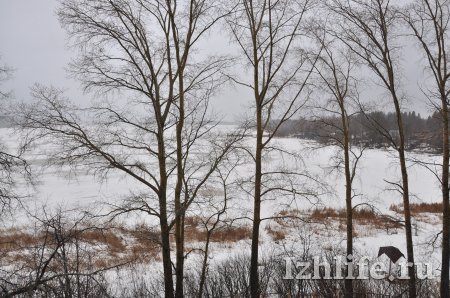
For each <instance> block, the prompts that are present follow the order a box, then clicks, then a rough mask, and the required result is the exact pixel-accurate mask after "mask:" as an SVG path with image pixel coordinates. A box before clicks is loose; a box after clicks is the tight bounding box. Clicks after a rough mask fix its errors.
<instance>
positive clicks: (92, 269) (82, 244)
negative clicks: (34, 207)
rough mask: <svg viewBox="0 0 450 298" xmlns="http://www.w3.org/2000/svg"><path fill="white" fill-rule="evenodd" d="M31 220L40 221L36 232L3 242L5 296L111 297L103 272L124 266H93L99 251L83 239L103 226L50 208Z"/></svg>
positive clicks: (0, 274) (0, 280) (1, 288)
mask: <svg viewBox="0 0 450 298" xmlns="http://www.w3.org/2000/svg"><path fill="white" fill-rule="evenodd" d="M30 220H31V221H32V222H33V223H34V229H33V230H32V232H30V231H28V232H22V233H18V234H16V235H14V238H12V237H11V239H10V241H9V242H8V243H4V242H2V243H0V244H1V245H2V255H3V256H4V262H2V264H1V265H2V269H1V270H0V294H1V295H2V297H28V296H29V295H39V296H53V295H62V296H64V297H74V296H76V297H85V298H88V297H98V296H99V295H100V296H102V297H108V289H107V288H106V282H105V280H104V279H103V277H102V274H103V273H104V272H105V271H108V270H111V269H113V268H114V269H116V268H118V267H121V266H122V265H124V264H120V263H119V262H117V263H116V264H114V265H110V266H107V267H101V268H99V267H96V266H94V265H93V263H94V260H95V258H94V256H93V255H94V253H95V250H93V249H92V245H91V244H89V243H86V241H85V239H83V238H84V236H85V234H87V233H89V232H92V231H99V230H100V228H97V227H94V226H92V225H91V224H90V223H89V219H88V217H87V216H86V214H82V215H81V216H79V214H77V218H72V216H71V215H70V212H63V211H61V210H58V211H56V212H55V213H54V214H50V212H46V211H45V210H44V211H43V214H42V215H33V216H32V217H31V218H30ZM24 238H25V239H26V240H24ZM3 239H8V237H5V238H3ZM17 256H21V257H17Z"/></svg>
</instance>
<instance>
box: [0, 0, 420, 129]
mask: <svg viewBox="0 0 450 298" xmlns="http://www.w3.org/2000/svg"><path fill="white" fill-rule="evenodd" d="M56 6H57V1H56V0H0V55H1V56H2V60H3V63H6V64H7V65H8V66H10V67H12V68H14V69H15V73H14V77H13V79H12V80H11V81H10V82H8V83H5V87H6V88H9V89H12V90H13V92H14V94H15V97H16V98H17V99H20V100H29V88H30V87H31V86H32V85H33V84H34V83H41V84H46V85H53V86H55V87H58V88H63V89H66V90H67V95H68V96H69V97H70V98H71V99H72V100H73V101H75V102H78V103H80V104H86V103H87V102H88V101H89V96H86V95H83V94H82V92H81V91H80V86H79V84H78V82H76V81H74V80H72V79H69V78H68V77H67V74H66V71H65V67H66V66H67V64H68V63H69V62H70V60H71V58H73V57H75V55H76V53H75V52H73V51H70V49H69V48H68V46H67V45H68V42H67V37H66V34H65V32H64V30H63V29H61V27H60V25H59V22H58V19H57V17H56V15H55V9H56ZM209 41H210V42H209V44H210V45H209V46H211V47H212V48H215V47H217V48H220V47H221V46H222V45H226V44H227V43H228V37H224V34H211V37H210V40H209ZM402 57H403V62H404V63H403V66H402V68H403V70H404V71H405V74H406V76H407V79H406V80H405V82H404V83H403V85H404V86H405V87H406V88H405V89H406V90H407V91H408V95H409V97H410V98H411V100H410V101H409V102H410V106H409V110H416V111H418V112H420V113H422V114H429V111H428V110H429V109H428V108H427V106H426V105H425V104H423V103H421V100H420V99H421V97H422V96H421V94H420V92H419V91H418V88H417V82H418V80H419V79H420V78H421V77H422V70H421V69H420V67H419V65H420V61H423V59H421V55H420V53H419V52H418V50H417V48H416V47H415V46H413V45H411V46H407V47H405V49H404V52H403V53H402ZM366 91H367V94H371V93H372V92H371V91H370V90H366ZM248 97H249V93H248V92H242V89H233V88H227V89H226V90H224V92H223V93H222V94H221V95H220V96H218V97H217V98H216V99H215V100H214V105H215V110H217V111H218V112H220V113H222V114H224V115H225V116H226V120H233V118H235V116H237V115H239V114H241V113H243V112H245V109H243V107H245V102H248V99H249V98H248ZM243 103H244V104H243Z"/></svg>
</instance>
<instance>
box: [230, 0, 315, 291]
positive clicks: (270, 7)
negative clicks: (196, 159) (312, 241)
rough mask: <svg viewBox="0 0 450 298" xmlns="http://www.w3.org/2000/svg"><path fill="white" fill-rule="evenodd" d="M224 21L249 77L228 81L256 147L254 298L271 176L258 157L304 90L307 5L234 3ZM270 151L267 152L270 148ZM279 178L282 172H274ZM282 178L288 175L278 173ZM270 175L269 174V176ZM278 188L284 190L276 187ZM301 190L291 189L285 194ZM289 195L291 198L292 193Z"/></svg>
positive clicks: (308, 70) (301, 102)
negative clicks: (237, 90)
mask: <svg viewBox="0 0 450 298" xmlns="http://www.w3.org/2000/svg"><path fill="white" fill-rule="evenodd" d="M237 3H238V6H237V9H236V12H235V13H234V14H233V15H232V16H231V17H230V18H228V24H229V27H230V30H231V33H232V35H233V37H234V39H235V41H236V43H237V44H238V45H239V47H240V50H241V52H242V56H243V57H244V60H245V65H246V66H248V70H249V72H250V73H251V75H250V76H251V79H250V80H248V81H246V80H245V79H241V78H232V79H233V80H234V81H235V82H236V83H237V84H239V85H241V86H244V87H247V88H249V89H250V90H251V91H252V93H253V104H254V109H255V110H254V129H255V131H256V139H255V141H256V143H255V148H254V152H252V153H251V155H252V160H253V162H254V166H255V171H254V176H253V180H252V185H253V203H254V206H253V218H252V221H253V233H252V248H251V264H250V292H251V297H259V296H260V294H261V293H260V282H259V276H258V248H259V230H260V225H261V222H262V218H261V202H262V201H263V198H264V197H266V196H268V195H270V194H271V193H272V192H273V191H274V190H275V188H272V187H267V186H268V185H267V183H266V182H267V181H269V180H270V177H271V175H272V174H275V173H270V171H266V170H265V169H264V168H263V156H264V155H265V154H266V152H267V151H270V150H271V146H270V143H271V141H272V139H273V138H274V136H275V135H276V133H277V131H278V129H279V128H280V126H282V125H283V124H284V123H285V122H286V121H288V120H289V119H290V118H291V117H293V116H294V115H296V113H297V112H298V111H299V110H300V109H301V108H302V106H303V105H304V103H305V99H307V98H308V95H309V91H308V88H307V86H308V85H307V81H308V78H309V76H310V75H311V73H312V66H311V65H310V64H309V63H308V60H307V59H306V56H305V55H303V54H304V49H305V47H304V44H303V48H302V47H301V46H302V42H303V41H304V36H302V30H303V29H304V22H306V18H307V13H308V11H309V10H310V9H311V7H312V5H313V1H309V0H306V1H290V0H281V1H272V0H265V1H238V2H237ZM272 149H273V148H272ZM278 174H283V171H280V172H278ZM284 174H288V172H284ZM272 176H273V177H275V175H272ZM277 189H278V190H285V191H286V189H285V188H284V187H278V188H277ZM295 191H297V192H298V193H299V194H300V193H302V190H300V189H295V188H291V189H290V190H289V191H288V192H289V193H291V194H292V193H295ZM294 196H295V195H294Z"/></svg>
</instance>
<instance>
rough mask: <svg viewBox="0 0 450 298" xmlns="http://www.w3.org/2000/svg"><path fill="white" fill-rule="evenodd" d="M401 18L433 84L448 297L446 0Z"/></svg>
mask: <svg viewBox="0 0 450 298" xmlns="http://www.w3.org/2000/svg"><path fill="white" fill-rule="evenodd" d="M404 19H405V21H406V23H407V24H408V25H409V28H410V29H411V32H412V34H413V35H414V37H415V38H416V40H417V41H418V43H419V45H420V47H421V48H422V50H423V54H424V56H425V58H426V61H427V62H428V65H427V66H428V67H427V69H428V71H429V72H430V73H431V75H432V78H433V79H434V86H433V87H432V88H431V87H430V88H427V89H426V91H424V94H425V96H426V97H427V98H428V100H429V102H430V103H431V104H432V106H433V107H434V108H435V109H436V110H437V111H438V112H439V115H440V117H441V120H442V165H440V167H442V168H441V170H440V177H439V173H437V174H436V177H438V180H439V183H440V185H441V190H442V203H443V211H442V212H443V222H442V270H441V289H440V295H441V297H449V295H450V294H449V287H450V284H449V270H450V264H449V262H450V200H449V156H450V152H449V150H450V149H449V101H448V98H449V94H450V91H449V79H450V69H449V66H450V64H449V61H448V49H447V47H448V44H447V42H448V38H449V33H450V28H449V26H448V24H449V21H450V2H449V1H445V0H444V1H440V0H418V1H415V2H414V3H413V4H412V5H410V6H408V7H407V8H405V13H404Z"/></svg>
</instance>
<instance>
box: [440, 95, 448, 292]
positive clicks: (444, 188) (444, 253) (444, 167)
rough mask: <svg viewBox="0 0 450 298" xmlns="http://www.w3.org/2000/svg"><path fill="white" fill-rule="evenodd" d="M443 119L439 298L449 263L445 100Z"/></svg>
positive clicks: (444, 289)
mask: <svg viewBox="0 0 450 298" xmlns="http://www.w3.org/2000/svg"><path fill="white" fill-rule="evenodd" d="M442 119H443V152H442V186H441V188H442V206H443V214H442V215H443V217H442V219H443V220H442V224H443V227H442V271H441V297H445V298H448V297H450V295H449V261H450V243H449V241H450V235H449V234H450V231H449V229H450V202H449V186H448V179H449V140H448V138H449V128H448V124H449V119H448V106H447V100H446V98H444V99H443V100H442Z"/></svg>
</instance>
